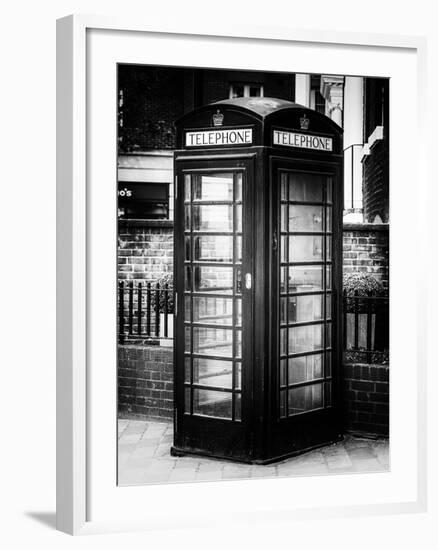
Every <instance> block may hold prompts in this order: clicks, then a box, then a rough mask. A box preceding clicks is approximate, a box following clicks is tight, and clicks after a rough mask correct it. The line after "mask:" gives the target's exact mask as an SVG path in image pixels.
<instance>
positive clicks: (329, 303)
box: [325, 294, 332, 319]
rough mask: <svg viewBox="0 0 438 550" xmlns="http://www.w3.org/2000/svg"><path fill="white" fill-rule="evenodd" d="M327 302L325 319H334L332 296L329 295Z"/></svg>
mask: <svg viewBox="0 0 438 550" xmlns="http://www.w3.org/2000/svg"><path fill="white" fill-rule="evenodd" d="M325 300H326V306H325V317H326V319H331V318H332V295H331V294H327V296H326V299H325Z"/></svg>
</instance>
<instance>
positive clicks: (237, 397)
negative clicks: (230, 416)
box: [234, 393, 242, 421]
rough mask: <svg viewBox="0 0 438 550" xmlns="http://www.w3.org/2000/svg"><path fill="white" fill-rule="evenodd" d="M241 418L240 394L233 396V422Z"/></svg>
mask: <svg viewBox="0 0 438 550" xmlns="http://www.w3.org/2000/svg"><path fill="white" fill-rule="evenodd" d="M241 418H242V398H241V395H240V393H235V394H234V420H237V421H240V420H241Z"/></svg>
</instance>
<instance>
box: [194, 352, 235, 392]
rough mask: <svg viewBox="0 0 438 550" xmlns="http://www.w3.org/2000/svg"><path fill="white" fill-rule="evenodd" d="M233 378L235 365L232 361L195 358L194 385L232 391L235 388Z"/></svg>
mask: <svg viewBox="0 0 438 550" xmlns="http://www.w3.org/2000/svg"><path fill="white" fill-rule="evenodd" d="M232 376H233V363H232V362H231V361H220V360H217V359H200V358H198V357H196V358H195V357H194V358H193V384H200V385H201V386H216V387H217V388H230V389H231V388H232V387H233V378H232Z"/></svg>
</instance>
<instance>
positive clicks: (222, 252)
mask: <svg viewBox="0 0 438 550" xmlns="http://www.w3.org/2000/svg"><path fill="white" fill-rule="evenodd" d="M193 240H194V258H193V260H194V261H195V262H232V261H233V237H231V236H229V237H228V236H223V235H202V236H196V237H194V239H193Z"/></svg>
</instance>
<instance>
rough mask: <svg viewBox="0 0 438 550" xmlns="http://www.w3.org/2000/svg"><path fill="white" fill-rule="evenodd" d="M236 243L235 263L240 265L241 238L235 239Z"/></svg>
mask: <svg viewBox="0 0 438 550" xmlns="http://www.w3.org/2000/svg"><path fill="white" fill-rule="evenodd" d="M234 240H235V242H236V262H237V263H239V264H240V263H242V237H235V239H234Z"/></svg>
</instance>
